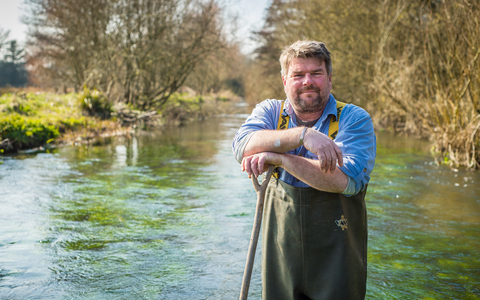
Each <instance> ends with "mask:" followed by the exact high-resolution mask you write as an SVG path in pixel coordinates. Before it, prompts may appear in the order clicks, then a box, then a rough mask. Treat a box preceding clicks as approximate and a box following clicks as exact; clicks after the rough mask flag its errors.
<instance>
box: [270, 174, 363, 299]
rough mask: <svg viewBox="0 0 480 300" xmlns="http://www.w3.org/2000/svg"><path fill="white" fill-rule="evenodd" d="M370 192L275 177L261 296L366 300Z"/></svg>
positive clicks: (272, 297)
mask: <svg viewBox="0 0 480 300" xmlns="http://www.w3.org/2000/svg"><path fill="white" fill-rule="evenodd" d="M365 193H366V190H365V191H362V192H360V193H358V194H357V195H355V196H351V197H345V196H343V195H341V194H334V193H327V192H322V191H319V190H316V189H314V188H299V187H294V186H291V185H288V184H286V183H284V182H282V181H280V180H277V179H272V180H271V181H270V184H269V186H268V189H267V194H266V202H265V210H264V217H263V219H264V223H263V231H262V253H263V255H262V282H263V290H262V299H263V300H282V299H285V300H286V299H289V300H290V299H295V300H297V299H315V300H321V299H325V300H332V299H335V300H346V299H354V300H357V299H364V298H365V291H366V280H367V214H366V209H365V201H364V197H365Z"/></svg>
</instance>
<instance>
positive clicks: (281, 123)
mask: <svg viewBox="0 0 480 300" xmlns="http://www.w3.org/2000/svg"><path fill="white" fill-rule="evenodd" d="M284 104H285V101H283V102H282V107H281V108H280V116H279V117H278V125H277V130H283V129H287V128H288V122H290V116H289V115H288V114H287V115H286V116H284V115H282V113H283V105H284ZM345 105H347V104H346V103H344V102H340V101H337V117H335V116H332V118H331V119H330V125H328V137H330V138H331V139H332V140H334V139H335V137H336V136H337V134H338V123H340V115H341V114H342V110H343V108H344V107H345Z"/></svg>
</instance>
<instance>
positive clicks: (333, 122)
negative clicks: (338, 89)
mask: <svg viewBox="0 0 480 300" xmlns="http://www.w3.org/2000/svg"><path fill="white" fill-rule="evenodd" d="M345 105H347V103H343V102H340V101H337V117H336V118H335V116H332V118H331V119H330V125H328V137H329V138H331V139H332V140H334V139H335V137H336V136H337V134H338V123H340V115H341V114H342V110H343V108H344V107H345Z"/></svg>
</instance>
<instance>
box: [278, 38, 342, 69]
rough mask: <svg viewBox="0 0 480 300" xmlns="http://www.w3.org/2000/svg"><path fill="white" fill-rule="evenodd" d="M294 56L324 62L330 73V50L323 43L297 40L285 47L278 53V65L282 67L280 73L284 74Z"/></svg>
mask: <svg viewBox="0 0 480 300" xmlns="http://www.w3.org/2000/svg"><path fill="white" fill-rule="evenodd" d="M294 58H316V59H318V61H319V62H320V63H321V62H322V61H324V62H325V67H326V68H327V74H328V76H330V75H332V71H333V70H332V59H331V58H330V51H328V49H327V47H325V44H324V43H322V42H317V41H297V42H295V43H293V44H292V45H290V46H288V47H286V48H285V49H284V50H283V52H282V55H280V65H281V67H282V75H283V76H286V75H287V73H288V67H289V64H290V61H291V60H292V59H294Z"/></svg>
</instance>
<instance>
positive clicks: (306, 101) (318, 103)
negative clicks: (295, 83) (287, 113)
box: [292, 85, 330, 113]
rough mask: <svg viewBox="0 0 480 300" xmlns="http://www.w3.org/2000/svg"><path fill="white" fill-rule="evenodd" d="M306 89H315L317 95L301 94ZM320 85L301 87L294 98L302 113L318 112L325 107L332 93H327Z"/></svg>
mask: <svg viewBox="0 0 480 300" xmlns="http://www.w3.org/2000/svg"><path fill="white" fill-rule="evenodd" d="M305 91H314V92H315V93H317V95H316V96H315V97H304V98H302V96H301V95H300V94H301V93H302V92H305ZM325 94H326V93H325V92H322V91H321V90H320V89H319V88H318V87H316V86H313V85H310V86H304V87H301V88H299V89H298V90H297V91H296V93H295V94H294V97H293V99H292V101H293V103H294V104H295V106H296V107H297V109H298V110H299V112H300V113H311V112H318V111H321V110H322V109H324V108H325V105H327V102H328V98H329V96H330V95H325Z"/></svg>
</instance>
